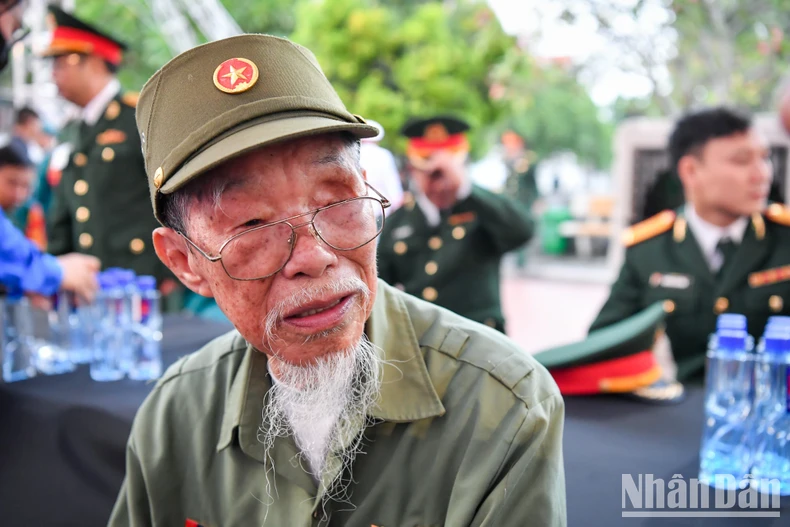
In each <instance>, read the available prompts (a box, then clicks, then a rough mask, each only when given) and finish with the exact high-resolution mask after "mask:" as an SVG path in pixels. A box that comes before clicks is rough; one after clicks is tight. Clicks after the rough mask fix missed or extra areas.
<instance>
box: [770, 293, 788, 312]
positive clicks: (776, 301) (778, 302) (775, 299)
mask: <svg viewBox="0 0 790 527" xmlns="http://www.w3.org/2000/svg"><path fill="white" fill-rule="evenodd" d="M768 305H769V306H770V308H771V311H773V312H774V313H779V312H780V311H781V310H782V307H783V306H784V301H783V300H782V297H781V296H779V295H771V298H769V299H768Z"/></svg>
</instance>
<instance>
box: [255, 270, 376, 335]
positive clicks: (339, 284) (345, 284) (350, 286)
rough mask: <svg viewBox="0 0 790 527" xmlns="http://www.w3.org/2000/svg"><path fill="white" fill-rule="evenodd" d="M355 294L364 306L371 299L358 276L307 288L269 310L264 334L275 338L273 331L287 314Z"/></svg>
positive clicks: (367, 288) (368, 291) (365, 286)
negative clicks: (324, 299) (317, 303)
mask: <svg viewBox="0 0 790 527" xmlns="http://www.w3.org/2000/svg"><path fill="white" fill-rule="evenodd" d="M353 294H358V295H360V297H361V298H362V301H363V304H364V303H366V302H367V300H368V299H369V298H370V288H369V287H368V285H367V284H366V283H365V282H364V281H362V279H360V278H358V277H356V276H349V277H343V278H338V279H336V280H332V281H329V282H326V283H324V284H322V285H317V286H307V287H305V288H304V289H301V290H299V291H298V292H296V293H294V294H293V295H292V296H290V297H288V298H284V299H283V300H280V301H279V302H277V304H275V305H274V306H273V307H272V308H271V309H270V310H269V312H268V313H267V314H266V319H265V320H264V332H265V334H266V336H267V337H269V338H273V336H274V335H273V334H272V332H273V330H274V329H275V328H276V327H277V325H278V324H280V323H281V322H282V320H283V318H284V317H285V314H286V313H292V312H293V311H295V310H298V309H299V308H300V307H302V306H305V305H308V304H310V303H311V302H314V301H315V300H317V299H320V298H322V297H326V296H338V295H342V296H348V295H353Z"/></svg>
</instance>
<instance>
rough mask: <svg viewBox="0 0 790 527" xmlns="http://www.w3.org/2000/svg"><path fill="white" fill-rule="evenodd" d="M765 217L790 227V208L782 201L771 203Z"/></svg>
mask: <svg viewBox="0 0 790 527" xmlns="http://www.w3.org/2000/svg"><path fill="white" fill-rule="evenodd" d="M765 217H766V218H768V219H769V220H771V221H772V222H774V223H778V224H779V225H785V226H788V227H790V208H787V207H785V206H784V205H782V204H780V203H773V204H771V205H769V206H768V210H766V211H765Z"/></svg>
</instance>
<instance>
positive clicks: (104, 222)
mask: <svg viewBox="0 0 790 527" xmlns="http://www.w3.org/2000/svg"><path fill="white" fill-rule="evenodd" d="M134 105H135V98H134V97H133V96H131V95H122V94H118V95H117V96H116V97H115V98H114V99H113V100H112V101H111V102H110V103H109V104H108V105H107V108H106V110H105V112H104V115H103V116H102V117H101V118H100V119H99V121H98V122H97V123H96V125H94V126H88V125H86V124H84V123H83V121H72V122H70V123H69V124H67V125H66V127H65V128H64V130H63V132H62V133H61V136H60V138H59V143H60V145H61V146H59V147H58V148H57V149H56V151H55V152H53V156H52V161H51V165H50V166H51V169H52V170H60V172H61V175H60V182H59V183H58V184H57V186H56V187H55V188H54V197H53V204H52V208H51V210H50V211H49V213H48V234H49V247H48V248H49V251H50V252H51V253H52V254H55V255H59V254H64V253H68V252H72V251H77V252H81V253H85V254H92V255H94V256H96V257H98V258H99V259H100V260H101V262H102V266H103V267H104V268H107V267H123V268H126V269H132V270H134V271H135V272H136V273H137V274H146V275H154V276H156V277H157V278H159V279H162V278H165V277H170V276H171V275H170V273H169V272H168V271H167V268H166V267H165V266H164V264H162V263H161V262H160V261H159V258H158V257H157V256H156V253H155V252H154V249H153V245H152V243H151V232H152V231H153V230H154V229H155V228H156V227H158V226H159V224H158V223H157V221H156V219H155V218H154V215H153V213H152V212H151V199H150V196H149V193H148V181H147V179H146V175H145V167H144V164H143V154H142V149H141V147H140V137H139V135H138V133H137V125H136V123H135V120H134V112H135V106H134ZM59 151H60V152H64V153H67V157H65V156H60V155H59ZM61 157H62V161H59V159H60V158H61ZM57 163H61V165H62V166H54V164H57Z"/></svg>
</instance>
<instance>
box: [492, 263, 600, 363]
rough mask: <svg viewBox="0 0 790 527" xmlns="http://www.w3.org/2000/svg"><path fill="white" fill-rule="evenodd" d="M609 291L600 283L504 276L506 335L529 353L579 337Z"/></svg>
mask: <svg viewBox="0 0 790 527" xmlns="http://www.w3.org/2000/svg"><path fill="white" fill-rule="evenodd" d="M608 294H609V288H608V286H607V285H605V284H603V283H589V282H577V281H569V280H562V281H560V280H547V279H542V278H531V277H518V276H514V275H511V276H505V277H504V279H503V283H502V304H503V309H504V311H505V319H506V321H507V332H508V335H510V337H511V338H513V339H514V340H515V341H516V342H518V343H519V344H520V345H521V347H522V348H524V349H525V350H526V351H528V352H530V353H535V352H538V351H541V350H544V349H547V348H551V347H553V346H560V345H563V344H569V343H571V342H575V341H577V340H582V339H584V337H585V335H586V334H587V328H588V327H589V325H590V323H591V322H592V321H593V319H594V318H595V315H596V314H597V313H598V309H599V308H600V306H601V305H602V304H603V302H604V301H605V300H606V297H607V295H608Z"/></svg>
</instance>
